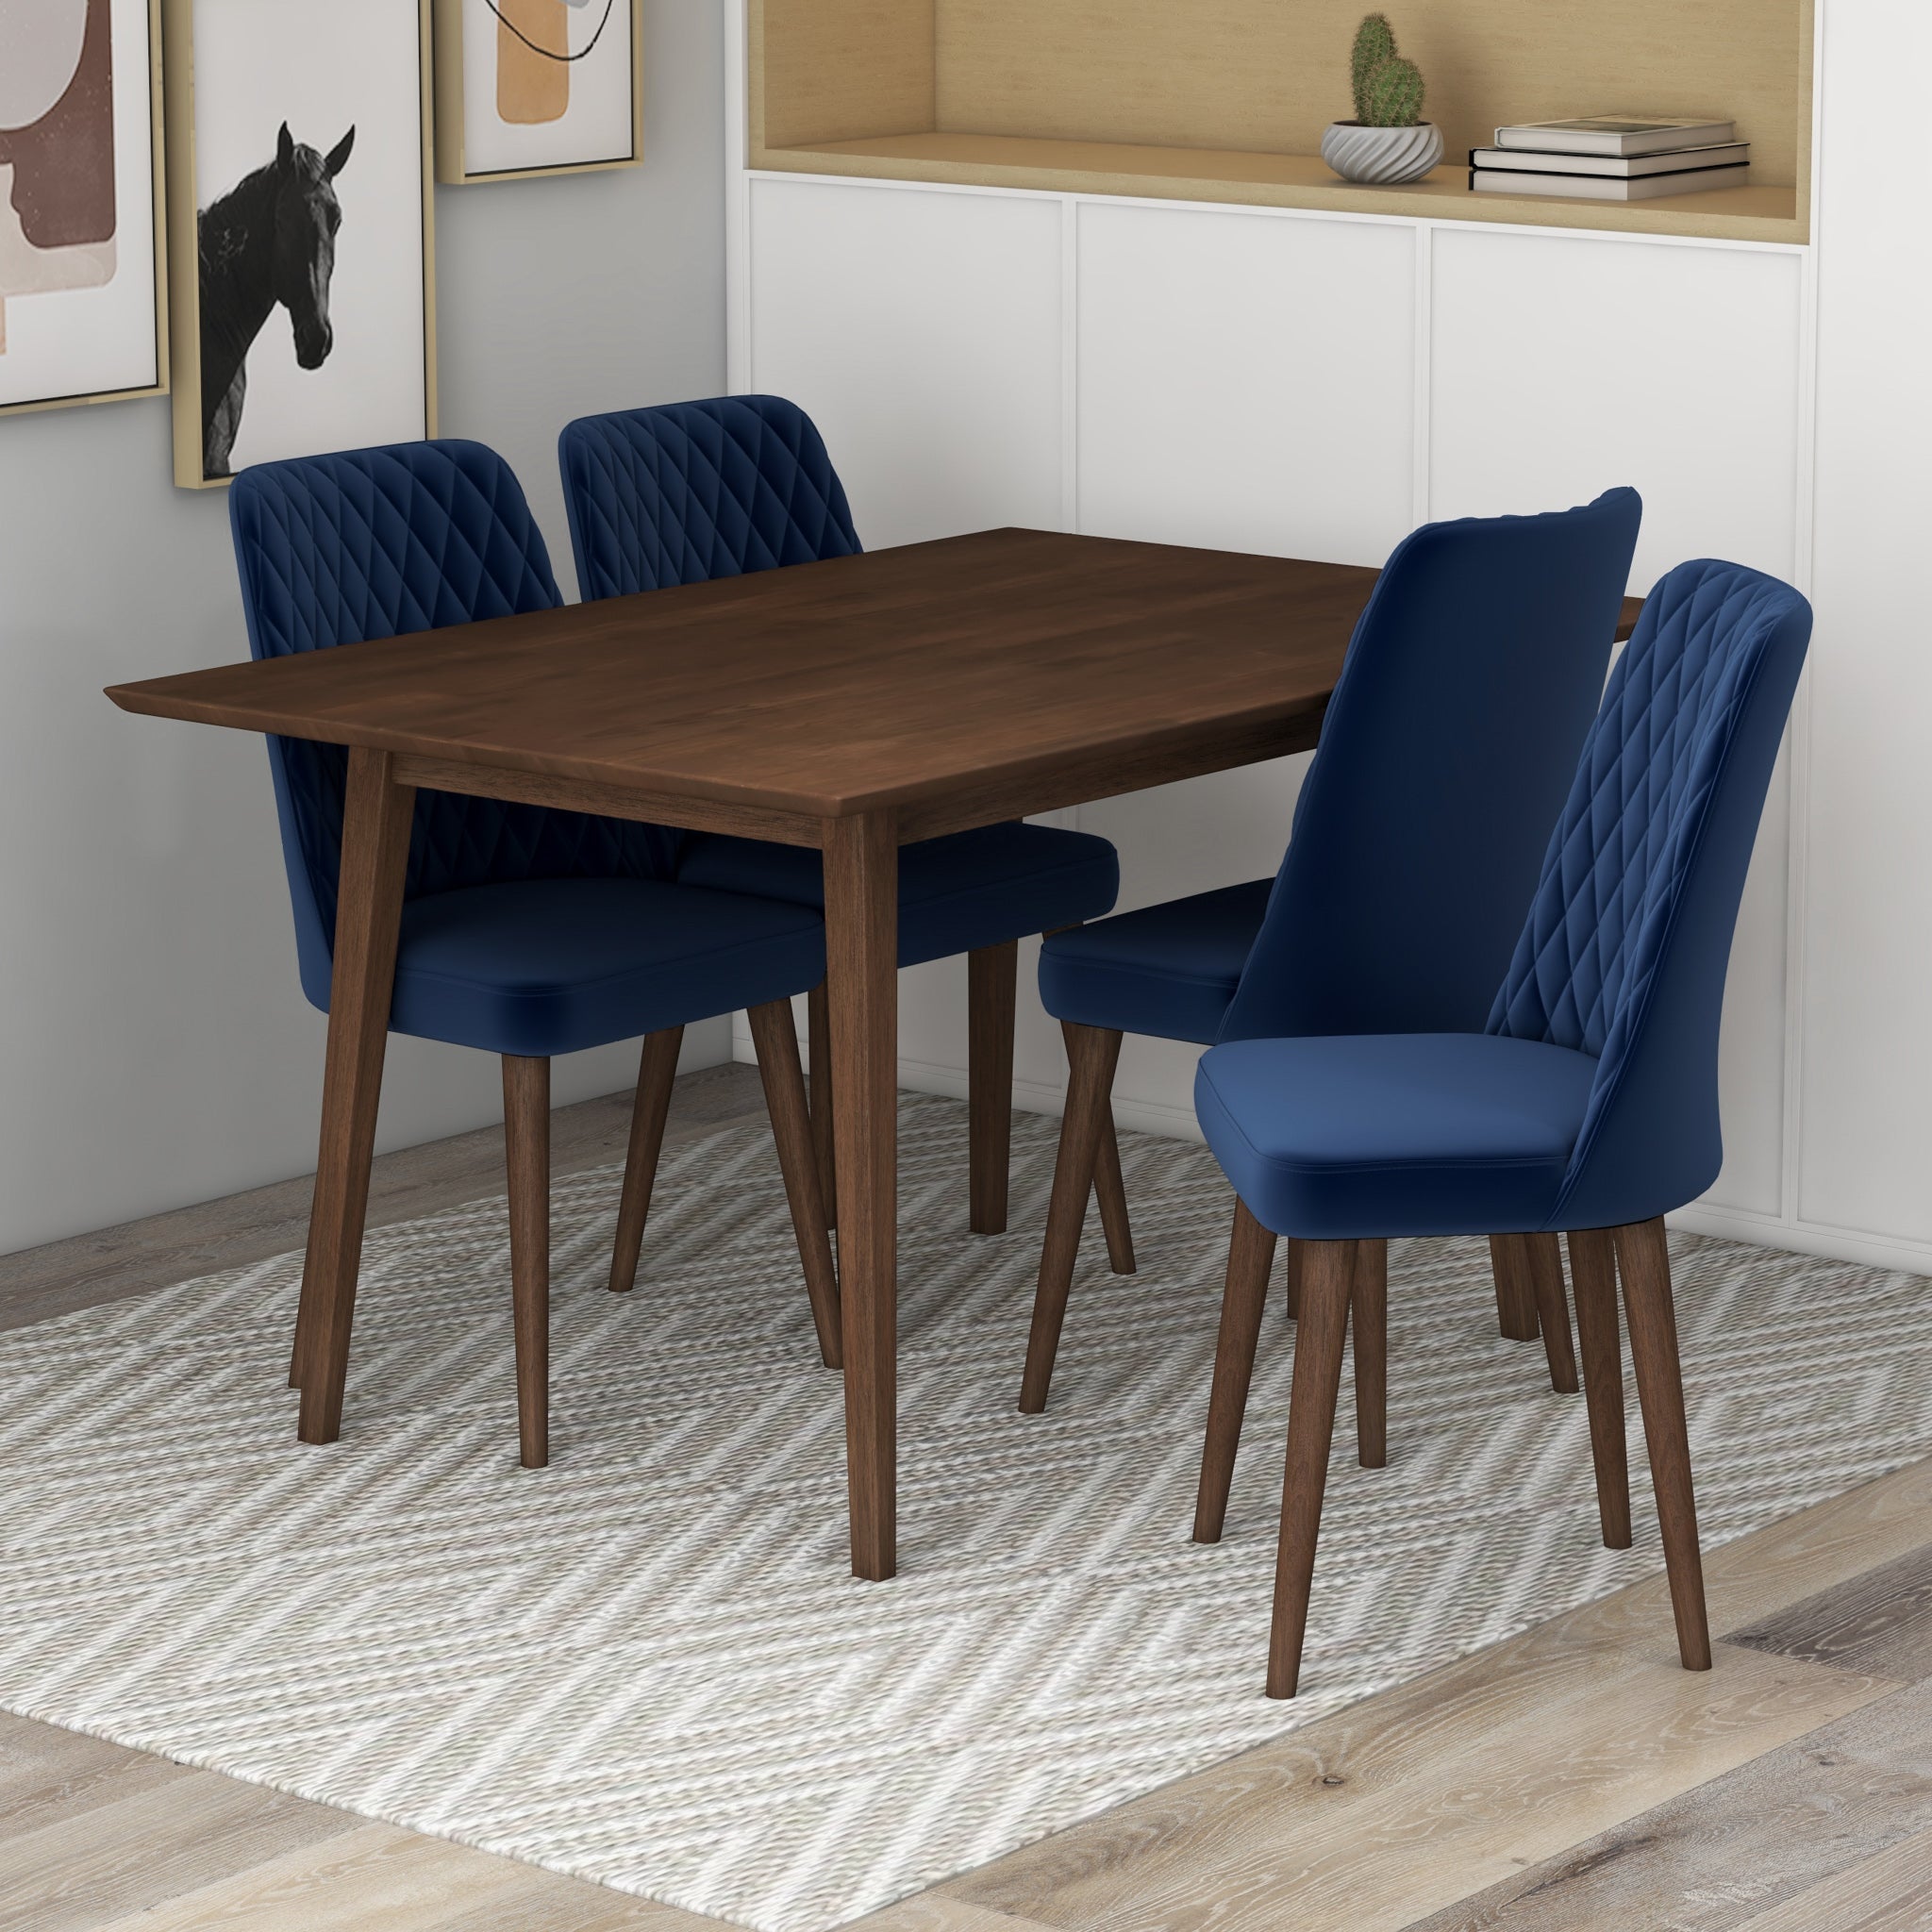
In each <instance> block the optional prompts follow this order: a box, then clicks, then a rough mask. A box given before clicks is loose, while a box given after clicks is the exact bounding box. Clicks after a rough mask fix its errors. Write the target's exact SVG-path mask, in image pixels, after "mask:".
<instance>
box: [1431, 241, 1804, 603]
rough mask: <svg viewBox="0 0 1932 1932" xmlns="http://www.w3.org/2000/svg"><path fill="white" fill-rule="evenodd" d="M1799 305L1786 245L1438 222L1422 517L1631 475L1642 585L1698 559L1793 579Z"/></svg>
mask: <svg viewBox="0 0 1932 1932" xmlns="http://www.w3.org/2000/svg"><path fill="white" fill-rule="evenodd" d="M1800 304H1801V270H1800V263H1799V260H1798V258H1797V257H1796V256H1795V255H1792V254H1789V253H1770V252H1766V251H1761V250H1748V249H1726V248H1695V247H1679V246H1671V245H1666V244H1663V243H1659V242H1625V241H1622V240H1621V239H1620V240H1617V241H1611V240H1608V239H1607V238H1605V237H1600V236H1591V237H1590V238H1589V239H1587V240H1579V239H1575V238H1569V237H1559V236H1552V235H1534V234H1531V235H1524V234H1519V233H1515V232H1513V231H1511V230H1508V229H1494V230H1488V231H1484V230H1479V229H1474V228H1441V229H1438V230H1437V231H1436V237H1435V243H1434V258H1433V262H1432V267H1431V308H1432V310H1433V349H1432V358H1431V371H1430V425H1429V429H1430V436H1429V447H1430V463H1429V512H1430V514H1431V515H1432V516H1437V517H1455V516H1496V515H1500V514H1502V513H1504V512H1506V511H1514V510H1538V509H1551V508H1561V507H1562V506H1564V505H1566V504H1572V503H1583V502H1587V501H1588V500H1589V499H1590V498H1591V497H1592V496H1594V495H1596V494H1597V493H1598V492H1599V491H1604V490H1607V489H1609V488H1610V487H1611V486H1612V485H1614V484H1619V483H1630V484H1634V485H1635V486H1636V487H1637V489H1638V490H1640V491H1641V492H1642V494H1643V533H1642V536H1641V538H1640V540H1639V541H1638V546H1637V569H1636V583H1637V586H1638V588H1640V589H1645V588H1648V586H1649V585H1650V584H1651V583H1652V582H1654V581H1655V580H1656V579H1657V577H1658V576H1660V575H1662V574H1663V573H1664V572H1665V571H1666V570H1668V569H1669V568H1670V567H1671V566H1672V565H1673V564H1674V563H1681V562H1682V561H1683V560H1684V559H1685V558H1687V557H1727V558H1734V559H1736V561H1738V562H1739V563H1748V564H1752V565H1754V566H1755V567H1756V568H1757V569H1759V570H1768V571H1774V572H1775V573H1776V574H1777V575H1780V576H1786V577H1789V576H1790V575H1791V572H1792V569H1793V563H1794V558H1793V544H1794V542H1795V527H1796V508H1795V506H1796V502H1797V469H1798V421H1799V411H1798V369H1799V349H1800V344H1799V313H1800Z"/></svg>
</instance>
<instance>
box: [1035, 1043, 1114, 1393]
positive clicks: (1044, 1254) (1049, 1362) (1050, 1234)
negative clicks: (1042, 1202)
mask: <svg viewBox="0 0 1932 1932" xmlns="http://www.w3.org/2000/svg"><path fill="white" fill-rule="evenodd" d="M1061 1031H1062V1032H1063V1033H1064V1034H1065V1035H1066V1040H1067V1058H1068V1061H1069V1062H1070V1063H1071V1066H1072V1070H1073V1072H1072V1077H1071V1078H1070V1080H1069V1081H1068V1083H1067V1110H1066V1112H1065V1113H1064V1114H1063V1115H1062V1116H1061V1118H1060V1147H1059V1158H1058V1159H1057V1160H1056V1161H1055V1163H1054V1170H1053V1198H1052V1200H1051V1201H1050V1202H1049V1203H1048V1206H1047V1210H1046V1240H1045V1241H1044V1242H1043V1243H1042V1244H1041V1252H1040V1286H1039V1289H1038V1290H1037V1291H1035V1294H1034V1297H1033V1329H1032V1333H1031V1334H1030V1335H1028V1337H1027V1338H1026V1373H1025V1374H1024V1378H1023V1379H1022V1381H1021V1384H1020V1412H1021V1413H1022V1414H1023V1415H1038V1414H1039V1413H1040V1411H1041V1409H1043V1408H1044V1407H1046V1391H1047V1388H1048V1386H1049V1384H1051V1382H1052V1381H1053V1364H1054V1357H1055V1356H1056V1355H1057V1354H1058V1351H1059V1345H1060V1324H1061V1323H1062V1322H1064V1321H1065V1320H1066V1315H1067V1295H1068V1292H1069V1291H1071V1289H1072V1288H1073V1285H1074V1260H1075V1259H1076V1258H1077V1257H1078V1255H1079V1252H1080V1228H1081V1224H1083V1223H1084V1222H1085V1220H1086V1218H1087V1197H1088V1195H1089V1194H1091V1192H1092V1191H1093V1173H1094V1168H1095V1165H1096V1163H1097V1161H1098V1159H1099V1154H1100V1137H1101V1133H1102V1131H1103V1129H1104V1126H1105V1124H1106V1121H1107V1116H1108V1094H1109V1093H1110V1092H1111V1091H1113V1074H1114V1068H1115V1067H1116V1066H1117V1065H1119V1063H1120V1057H1121V1036H1120V1035H1119V1034H1118V1033H1117V1032H1115V1031H1113V1030H1112V1029H1111V1028H1108V1027H1101V1026H1077V1025H1074V1024H1072V1023H1071V1022H1068V1023H1064V1024H1062V1026H1061Z"/></svg>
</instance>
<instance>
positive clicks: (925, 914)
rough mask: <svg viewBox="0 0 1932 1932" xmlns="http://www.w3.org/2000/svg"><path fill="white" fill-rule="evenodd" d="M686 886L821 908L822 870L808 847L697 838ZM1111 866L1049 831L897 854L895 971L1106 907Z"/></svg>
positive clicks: (1065, 835) (1010, 828)
mask: <svg viewBox="0 0 1932 1932" xmlns="http://www.w3.org/2000/svg"><path fill="white" fill-rule="evenodd" d="M677 876H678V878H679V879H680V880H681V881H682V882H683V883H685V884H687V885H693V886H708V887H711V888H714V889H716V890H718V891H732V892H755V893H758V895H760V896H761V897H764V898H768V899H785V900H790V901H791V902H792V903H793V904H796V905H800V906H809V907H812V908H814V909H818V910H823V909H824V903H825V879H824V863H823V860H822V858H821V856H820V855H819V854H818V853H817V852H815V851H813V850H812V849H811V848H809V847H808V846H802V845H771V844H767V843H766V842H765V841H762V840H758V839H728V838H724V837H722V836H719V835H716V834H711V833H705V834H700V835H698V836H696V837H694V838H692V839H691V840H690V841H688V842H687V844H686V847H685V853H684V857H683V858H682V860H681V861H680V862H679V865H678V869H677ZM1120 883H1121V876H1120V860H1119V858H1118V857H1117V856H1116V855H1115V852H1114V849H1113V847H1112V846H1111V845H1109V844H1108V842H1107V841H1106V840H1105V839H1097V838H1095V837H1094V836H1093V835H1092V834H1091V832H1063V831H1060V830H1059V829H1058V828H1057V827H1055V826H1052V825H1027V824H1018V823H1017V822H1016V823H1013V824H1004V825H986V826H983V827H981V828H980V829H979V830H977V831H972V832H953V833H950V834H948V835H947V837H945V838H943V839H925V840H923V841H920V842H919V843H918V844H916V845H905V846H902V847H901V848H900V851H899V963H900V965H902V966H917V965H920V964H922V963H923V962H924V961H925V960H927V959H947V958H952V956H953V955H954V954H956V953H970V952H973V951H974V950H975V949H976V948H978V947H980V946H996V945H999V944H1001V943H1002V942H1003V941H1007V940H1016V939H1020V938H1022V937H1023V936H1024V935H1025V934H1027V933H1035V932H1045V931H1046V930H1048V929H1049V928H1050V927H1053V926H1057V925H1073V924H1077V923H1078V922H1079V921H1080V920H1083V919H1098V918H1099V917H1100V916H1101V915H1102V914H1103V913H1106V912H1109V911H1111V910H1112V909H1113V902H1114V898H1115V895H1116V894H1117V893H1118V892H1119V891H1120Z"/></svg>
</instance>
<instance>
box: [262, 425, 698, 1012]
mask: <svg viewBox="0 0 1932 1932" xmlns="http://www.w3.org/2000/svg"><path fill="white" fill-rule="evenodd" d="M228 514H229V524H230V527H231V529H232V531H233V534H234V539H235V558H236V563H237V565H238V567H239V569H240V572H241V576H242V609H243V612H244V613H245V615H246V617H247V621H248V645H249V650H250V652H251V654H252V655H253V656H255V657H257V658H285V657H290V656H292V655H293V654H295V653H296V652H300V651H317V650H326V649H328V648H330V647H332V646H333V645H336V644H346V643H357V642H361V641H365V640H368V639H374V638H391V637H400V636H405V635H407V634H408V633H410V632H414V631H424V630H433V629H436V628H438V627H440V626H441V625H450V624H465V623H468V622H470V621H472V620H474V619H478V618H486V617H508V616H511V615H514V614H516V613H518V612H522V611H528V610H551V609H555V608H557V607H558V605H559V604H560V603H561V602H562V601H563V600H562V599H561V597H560V596H559V595H558V590H557V580H556V578H555V577H554V576H553V575H551V570H550V557H549V553H548V551H547V550H546V549H545V548H544V544H543V537H542V533H541V531H540V530H539V529H538V528H537V525H536V523H535V521H534V520H533V519H532V517H531V515H530V508H529V505H528V504H527V502H525V497H524V492H523V490H522V488H521V486H520V485H519V484H518V482H517V479H516V476H515V475H514V473H513V472H512V471H511V470H510V467H509V465H508V463H506V462H505V461H504V459H503V458H501V457H500V456H498V455H497V454H496V453H495V452H494V451H493V450H490V449H486V448H485V447H484V446H483V445H482V444H481V443H475V442H459V441H442V442H413V443H398V444H396V445H394V446H392V447H390V448H386V449H365V450H349V451H345V452H342V453H341V454H339V455H333V456H322V457H304V458H297V459H295V460H292V461H289V462H280V463H261V464H257V465H256V466H254V467H253V468H251V469H247V470H244V471H242V474H241V475H238V476H237V477H236V479H235V482H234V485H233V487H232V489H231V490H230V492H229V498H228ZM269 756H270V759H271V761H272V764H273V768H274V773H275V805H276V810H277V814H278V816H279V818H280V821H281V831H282V850H283V856H284V858H285V859H286V860H287V863H288V871H289V887H290V891H291V895H292V897H293V900H294V909H295V933H296V941H297V947H298V950H299V953H300V957H301V965H302V985H303V990H304V991H305V992H307V994H308V997H309V998H310V999H311V1000H312V1001H314V1003H315V1004H316V1005H317V1006H320V1007H326V1006H327V1004H328V988H329V971H330V960H331V950H332V943H333V939H334V933H335V913H336V878H337V874H338V871H339V868H340V865H341V830H342V802H343V790H344V785H345V782H346V777H347V773H348V756H347V754H346V753H345V752H344V751H343V750H342V749H341V747H340V746H336V745H325V744H315V743H312V742H310V741H307V740H303V739H292V738H272V739H271V740H270V741H269ZM674 851H675V835H673V834H671V833H668V832H665V831H662V830H660V829H658V827H655V826H651V825H633V824H623V823H621V822H619V821H617V820H613V819H600V818H592V817H588V816H586V815H584V814H583V813H580V812H567V811H551V810H547V809H544V808H540V807H535V806H524V805H506V804H503V803H500V802H498V801H496V800H493V799H479V798H464V797H458V796H457V795H455V794H452V793H448V792H437V791H424V792H419V793H418V794H417V799H416V819H415V825H414V828H413V831H412V833H411V837H410V841H409V870H408V886H407V891H408V896H409V897H411V898H418V897H422V896H424V895H425V894H427V893H431V892H441V891H452V890H454V889H455V888H457V887H459V886H472V885H483V884H488V883H492V882H497V881H503V880H514V879H531V878H572V877H586V876H589V877H608V876H612V875H616V876H624V877H642V878H656V877H666V876H669V874H670V870H671V863H672V858H673V854H674Z"/></svg>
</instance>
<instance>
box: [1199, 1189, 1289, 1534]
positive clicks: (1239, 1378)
mask: <svg viewBox="0 0 1932 1932" xmlns="http://www.w3.org/2000/svg"><path fill="white" fill-rule="evenodd" d="M1273 1270H1274V1235H1273V1234H1272V1233H1271V1232H1270V1231H1269V1230H1268V1229H1267V1228H1265V1227H1263V1226H1262V1225H1261V1224H1260V1223H1259V1222H1258V1221H1257V1220H1256V1219H1255V1217H1254V1216H1253V1215H1252V1214H1250V1213H1249V1212H1248V1208H1247V1203H1246V1202H1244V1201H1241V1200H1237V1201H1236V1202H1235V1204H1234V1233H1233V1235H1232V1237H1231V1238H1230V1239H1229V1241H1228V1244H1227V1288H1226V1290H1225V1291H1224V1293H1223V1295H1222V1297H1221V1337H1220V1340H1219V1341H1217V1342H1216V1343H1215V1345H1214V1387H1213V1391H1212V1392H1211V1393H1210V1394H1209V1396H1208V1438H1207V1441H1205V1442H1204V1443H1203V1444H1202V1448H1201V1486H1200V1488H1199V1490H1198V1491H1196V1492H1195V1497H1194V1541H1196V1542H1197V1543H1218V1542H1219V1541H1221V1531H1222V1525H1223V1524H1224V1523H1225V1522H1226V1521H1227V1492H1228V1490H1229V1487H1230V1486H1231V1485H1232V1484H1233V1482H1234V1458H1235V1453H1236V1451H1237V1450H1239V1449H1240V1447H1241V1418H1242V1417H1243V1416H1244V1415H1245V1414H1246V1413H1247V1407H1248V1384H1249V1382H1250V1380H1251V1379H1252V1378H1253V1376H1254V1373H1255V1348H1256V1345H1257V1342H1258V1341H1260V1337H1261V1310H1262V1308H1263V1307H1265V1306H1266V1304H1267V1300H1268V1276H1269V1274H1271V1273H1272V1272H1273Z"/></svg>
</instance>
